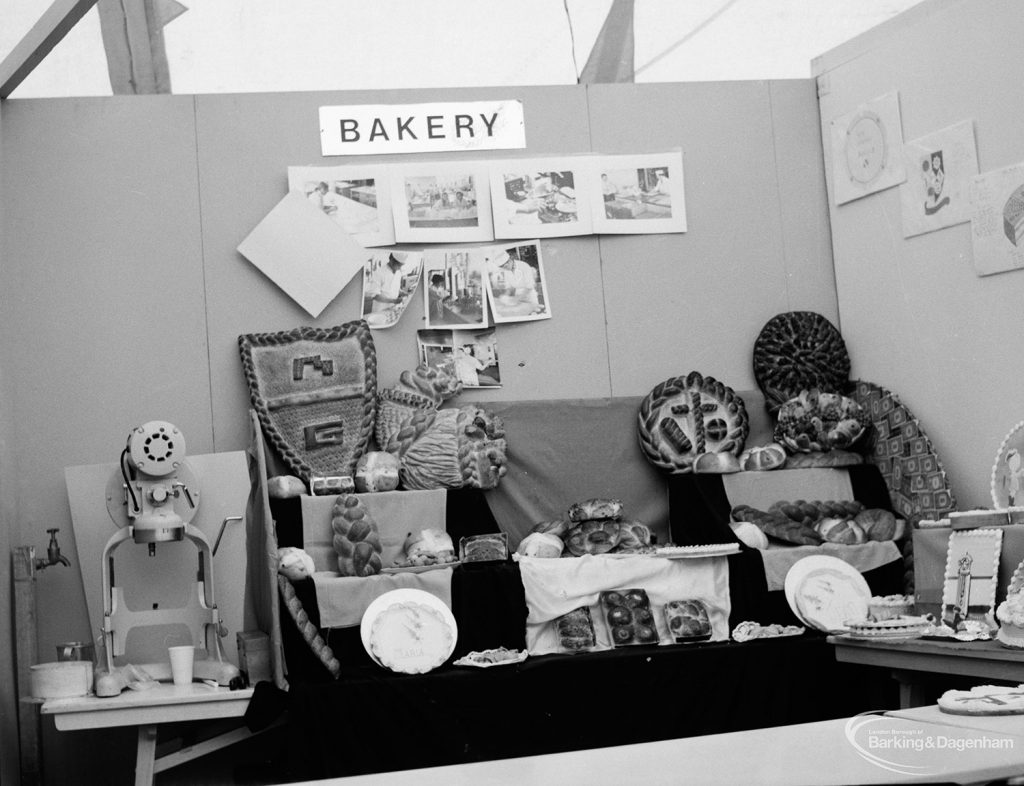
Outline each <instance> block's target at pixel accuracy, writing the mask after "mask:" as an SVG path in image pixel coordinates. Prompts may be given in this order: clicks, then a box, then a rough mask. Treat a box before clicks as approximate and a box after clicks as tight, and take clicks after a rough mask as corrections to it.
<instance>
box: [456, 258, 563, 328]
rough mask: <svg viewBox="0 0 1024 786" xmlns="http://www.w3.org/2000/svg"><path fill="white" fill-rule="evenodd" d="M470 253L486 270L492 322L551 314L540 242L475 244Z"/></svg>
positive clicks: (527, 319)
mask: <svg viewBox="0 0 1024 786" xmlns="http://www.w3.org/2000/svg"><path fill="white" fill-rule="evenodd" d="M471 253H472V254H473V255H474V256H476V257H477V258H478V259H480V260H481V266H482V268H483V269H484V270H485V271H486V272H487V292H488V297H489V299H490V302H491V311H492V313H493V314H494V321H495V322H496V323H501V322H532V321H534V320H537V319H550V318H551V307H550V304H549V303H548V285H547V281H546V279H545V278H544V266H543V263H542V261H541V255H540V243H538V242H536V241H534V242H532V243H522V244H520V245H514V246H493V247H488V248H476V249H473V251H472V252H471Z"/></svg>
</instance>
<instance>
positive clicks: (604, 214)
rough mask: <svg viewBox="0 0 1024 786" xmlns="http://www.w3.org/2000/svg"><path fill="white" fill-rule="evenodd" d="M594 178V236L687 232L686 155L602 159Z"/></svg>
mask: <svg viewBox="0 0 1024 786" xmlns="http://www.w3.org/2000/svg"><path fill="white" fill-rule="evenodd" d="M593 172H594V176H593V177H592V178H591V179H590V191H591V193H590V198H591V203H592V205H593V216H594V232H597V233H604V234H652V233H663V232H685V231H686V201H685V197H684V188H683V153H682V151H681V150H675V151H672V152H668V153H647V154H642V155H623V156H600V157H598V158H596V159H595V161H594V169H593Z"/></svg>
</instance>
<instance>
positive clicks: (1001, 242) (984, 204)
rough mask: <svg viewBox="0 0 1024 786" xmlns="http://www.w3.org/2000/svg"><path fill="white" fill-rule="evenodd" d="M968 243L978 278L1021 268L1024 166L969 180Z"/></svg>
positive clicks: (1000, 170)
mask: <svg viewBox="0 0 1024 786" xmlns="http://www.w3.org/2000/svg"><path fill="white" fill-rule="evenodd" d="M971 241H972V246H973V250H974V268H975V270H976V271H977V273H978V275H979V276H988V275H991V274H992V273H1001V272H1003V271H1005V270H1019V269H1020V268H1024V164H1016V165H1014V166H1010V167H1006V168H1005V169H999V170H995V171H992V172H985V173H983V174H981V175H978V176H977V177H975V178H974V179H973V180H972V181H971Z"/></svg>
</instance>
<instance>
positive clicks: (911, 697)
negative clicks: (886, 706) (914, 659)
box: [892, 671, 927, 710]
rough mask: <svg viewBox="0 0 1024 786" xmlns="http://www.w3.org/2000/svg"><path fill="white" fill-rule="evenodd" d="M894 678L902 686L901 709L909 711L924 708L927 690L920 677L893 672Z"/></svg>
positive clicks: (903, 672)
mask: <svg viewBox="0 0 1024 786" xmlns="http://www.w3.org/2000/svg"><path fill="white" fill-rule="evenodd" d="M892 678H893V679H894V680H896V681H897V682H898V683H899V684H900V709H901V710H907V709H910V708H911V707H923V706H924V705H925V704H926V703H927V701H926V699H925V688H924V685H922V684H921V682H920V677H919V676H918V677H917V678H915V675H914V673H913V672H908V671H893V672H892Z"/></svg>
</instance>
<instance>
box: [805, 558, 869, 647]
mask: <svg viewBox="0 0 1024 786" xmlns="http://www.w3.org/2000/svg"><path fill="white" fill-rule="evenodd" d="M785 592H786V601H787V602H788V603H789V607H790V608H791V609H792V610H793V613H794V614H796V616H797V617H798V618H799V619H801V620H802V621H803V622H804V624H805V625H808V626H810V627H812V628H817V629H818V630H823V631H843V630H845V629H846V625H845V623H846V621H847V620H861V619H867V615H868V601H869V600H870V599H871V590H870V588H869V587H868V583H867V581H865V580H864V577H863V576H862V575H861V574H860V572H859V571H858V570H857V569H856V568H854V567H853V566H852V565H850V564H849V563H847V562H844V561H843V560H841V559H839V558H838V557H828V556H825V555H815V556H813V557H804V558H803V559H801V560H798V561H797V562H796V563H795V564H794V565H793V567H791V568H790V569H789V572H788V573H787V574H786V583H785Z"/></svg>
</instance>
